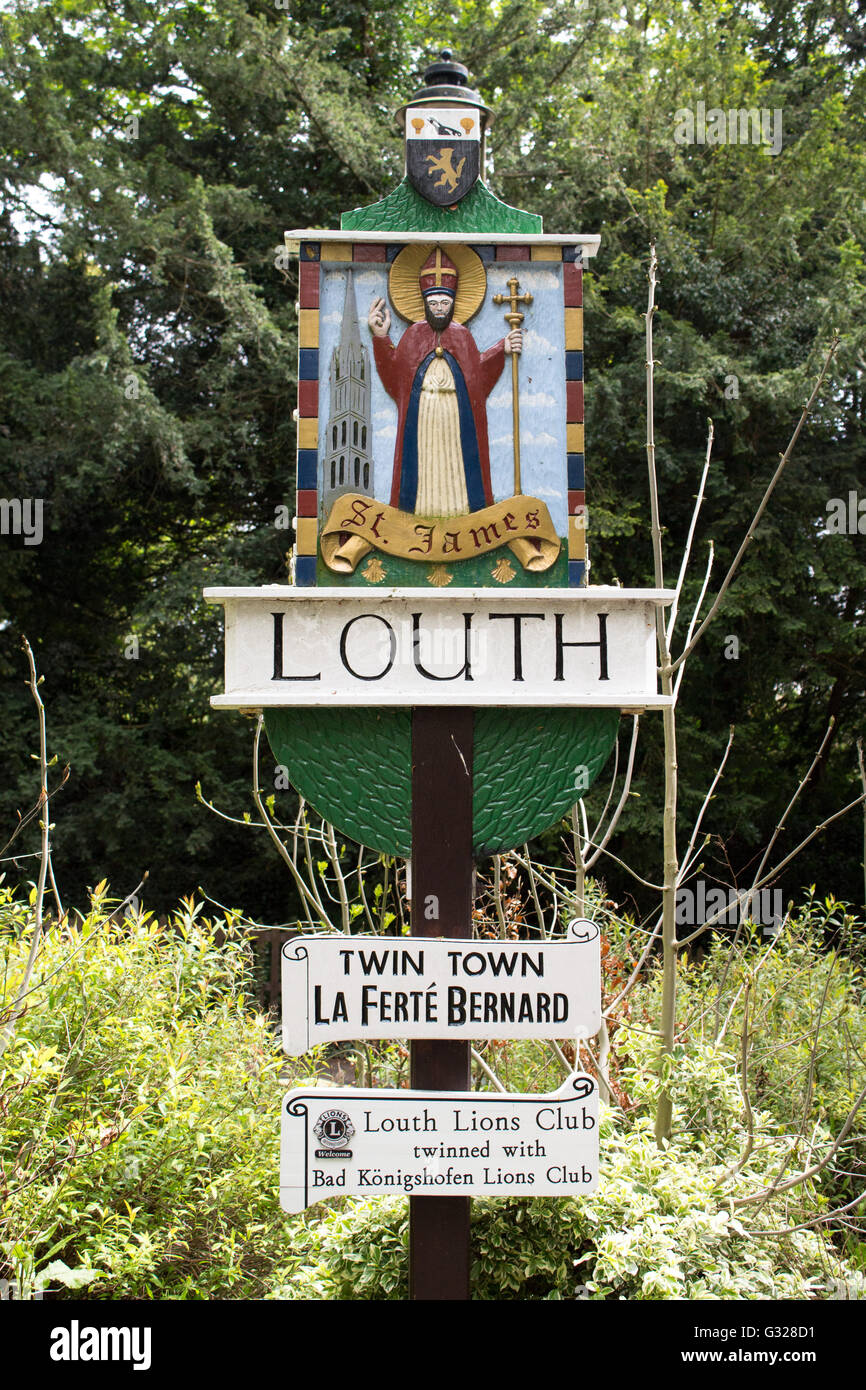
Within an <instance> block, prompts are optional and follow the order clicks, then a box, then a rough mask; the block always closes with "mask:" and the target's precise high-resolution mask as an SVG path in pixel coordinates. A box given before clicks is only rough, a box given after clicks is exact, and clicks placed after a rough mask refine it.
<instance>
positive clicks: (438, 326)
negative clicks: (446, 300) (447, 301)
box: [424, 299, 454, 333]
mask: <svg viewBox="0 0 866 1390" xmlns="http://www.w3.org/2000/svg"><path fill="white" fill-rule="evenodd" d="M424 317H425V318H426V320H427V322H428V323H429V325H430V327H431V328H432V329H433V332H434V333H444V331H445V329H446V328H447V327H448V325H449V323H450V322H451V320H452V319H453V317H454V301H453V299H452V301H451V306H450V308H449V309H448V311H447V312H446V313H444V314H443V315H442V317H441V318H437V317H436V315H435V314H434V313H433V312H432V310H431V309H430V306H429V304H428V303H427V300H426V299H425V300H424Z"/></svg>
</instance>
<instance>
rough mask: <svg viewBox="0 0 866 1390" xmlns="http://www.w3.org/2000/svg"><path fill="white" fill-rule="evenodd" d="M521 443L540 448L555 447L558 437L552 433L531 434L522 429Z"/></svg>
mask: <svg viewBox="0 0 866 1390" xmlns="http://www.w3.org/2000/svg"><path fill="white" fill-rule="evenodd" d="M520 443H521V444H522V445H526V446H527V447H530V446H533V445H534V446H535V447H536V448H539V449H555V448H556V439H555V438H554V436H553V435H552V434H530V433H529V432H528V431H527V432H526V433H524V432H523V430H521V431H520Z"/></svg>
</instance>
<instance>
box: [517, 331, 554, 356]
mask: <svg viewBox="0 0 866 1390" xmlns="http://www.w3.org/2000/svg"><path fill="white" fill-rule="evenodd" d="M523 344H524V349H525V351H526V352H551V353H552V352H556V350H557V349H556V344H555V343H551V342H549V341H548V339H547V338H542V336H541V334H540V333H536V332H535V330H534V329H532V328H527V329H526V331H525V332H524V335H523Z"/></svg>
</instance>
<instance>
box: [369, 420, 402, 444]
mask: <svg viewBox="0 0 866 1390" xmlns="http://www.w3.org/2000/svg"><path fill="white" fill-rule="evenodd" d="M373 438H374V441H375V443H374V448H375V446H376V445H379V444H393V443H394V440H395V439H396V438H397V427H396V425H388V426H387V427H386V428H385V429H378V430H376V431H375V432H374V435H373Z"/></svg>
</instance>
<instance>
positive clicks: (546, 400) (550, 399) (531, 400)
mask: <svg viewBox="0 0 866 1390" xmlns="http://www.w3.org/2000/svg"><path fill="white" fill-rule="evenodd" d="M554 405H556V397H555V396H550V395H548V393H547V392H546V391H533V392H531V393H530V394H528V395H524V394H523V392H522V391H521V393H520V409H521V410H523V408H524V406H526V407H527V408H528V409H530V410H531V409H532V407H533V406H539V407H541V406H544V407H545V408H547V407H548V406H554Z"/></svg>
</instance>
